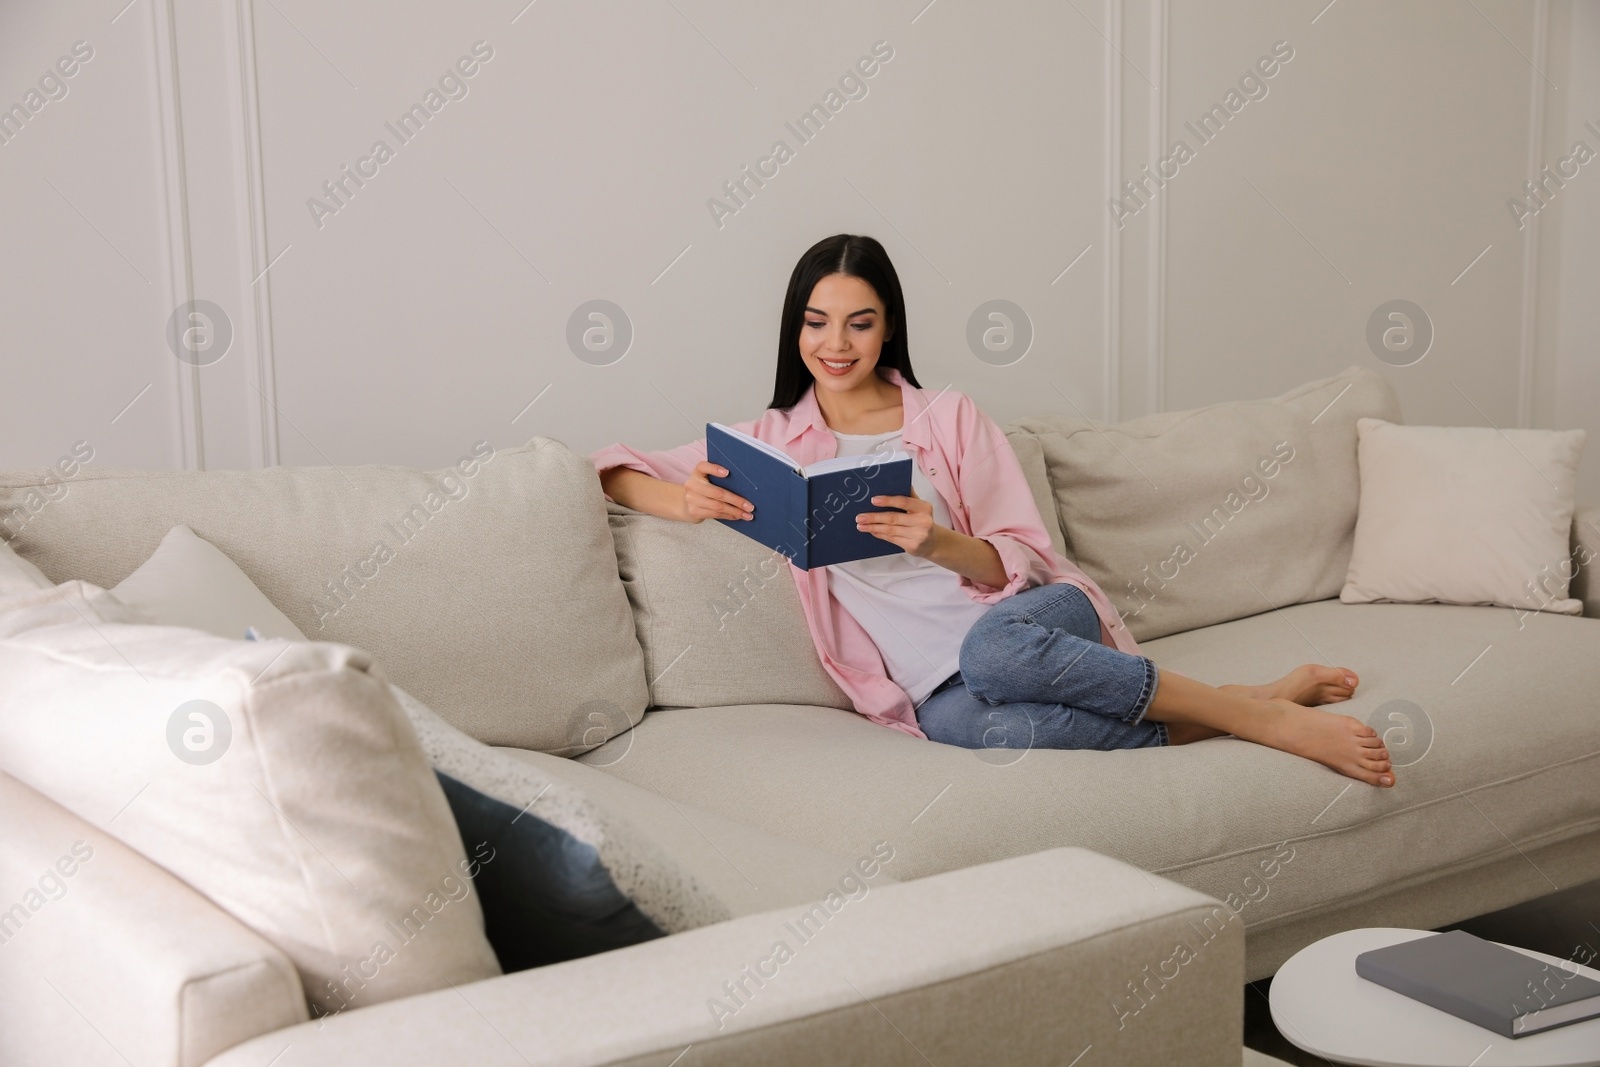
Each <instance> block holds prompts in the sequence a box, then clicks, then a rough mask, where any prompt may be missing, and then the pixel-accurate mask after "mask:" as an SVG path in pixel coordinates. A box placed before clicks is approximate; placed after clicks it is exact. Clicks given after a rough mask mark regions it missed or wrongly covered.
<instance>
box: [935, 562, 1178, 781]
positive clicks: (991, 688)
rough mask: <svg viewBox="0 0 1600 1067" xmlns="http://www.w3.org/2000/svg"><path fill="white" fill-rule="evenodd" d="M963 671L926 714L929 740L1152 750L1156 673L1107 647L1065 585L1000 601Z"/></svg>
mask: <svg viewBox="0 0 1600 1067" xmlns="http://www.w3.org/2000/svg"><path fill="white" fill-rule="evenodd" d="M960 663H961V669H960V670H958V671H957V672H956V673H955V674H952V675H951V676H950V677H949V678H947V679H945V680H944V681H943V682H941V683H940V685H939V688H937V689H935V690H934V691H933V693H932V694H931V695H930V696H929V697H928V698H927V699H926V700H924V701H923V702H922V704H921V705H920V706H919V707H918V708H917V723H918V725H920V726H921V727H922V732H923V733H925V734H927V735H928V738H929V740H932V741H940V742H943V743H944V744H947V745H959V746H960V747H962V748H1012V749H1029V748H1092V749H1113V748H1148V747H1151V746H1157V745H1165V744H1167V743H1168V739H1167V727H1166V724H1164V723H1159V722H1149V721H1146V719H1145V717H1144V714H1145V711H1146V710H1147V709H1148V708H1149V707H1150V701H1151V700H1152V699H1154V697H1155V693H1156V684H1157V681H1158V677H1157V674H1156V666H1155V664H1154V663H1152V662H1150V660H1149V659H1147V658H1146V657H1144V656H1133V655H1129V654H1128V653H1126V652H1122V651H1119V650H1118V649H1115V648H1108V647H1107V646H1105V645H1102V644H1101V643H1100V618H1099V616H1098V615H1096V614H1095V610H1094V605H1093V604H1092V603H1090V602H1089V597H1088V595H1087V594H1085V593H1084V592H1083V590H1081V589H1079V588H1078V587H1077V586H1074V585H1068V584H1066V583H1065V582H1060V583H1055V584H1051V585H1038V586H1034V587H1033V588H1031V589H1024V590H1023V591H1022V592H1020V593H1014V594H1012V595H1011V596H1009V597H1007V598H1006V599H1004V600H1002V601H999V602H998V603H996V604H995V605H993V606H992V607H990V608H989V610H988V611H987V612H986V613H985V614H984V615H983V617H982V618H980V619H979V620H978V621H977V622H976V623H974V624H973V626H972V629H971V630H969V631H968V632H967V636H966V639H965V640H964V641H963V642H962V643H961V660H960Z"/></svg>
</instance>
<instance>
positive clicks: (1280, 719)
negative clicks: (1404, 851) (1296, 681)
mask: <svg viewBox="0 0 1600 1067" xmlns="http://www.w3.org/2000/svg"><path fill="white" fill-rule="evenodd" d="M1264 704H1265V705H1266V706H1265V708H1264V709H1263V710H1264V711H1268V712H1270V713H1268V714H1263V715H1262V716H1261V717H1260V720H1259V723H1251V724H1250V727H1249V729H1248V731H1247V732H1248V735H1249V736H1246V732H1240V733H1239V734H1238V736H1240V737H1243V738H1244V739H1245V740H1246V741H1254V742H1256V743H1257V744H1262V745H1267V746H1269V747H1271V748H1276V749H1279V750H1281V751H1284V752H1292V753H1293V754H1294V755H1296V756H1303V757H1305V758H1306V759H1309V760H1315V761H1316V762H1318V763H1320V764H1322V765H1323V766H1324V767H1330V768H1332V769H1333V770H1336V771H1338V772H1339V773H1340V774H1343V775H1346V776H1347V777H1350V778H1354V779H1356V780H1358V781H1362V782H1366V783H1367V784H1368V785H1376V786H1385V787H1387V786H1392V785H1394V769H1393V767H1392V766H1391V765H1390V762H1389V750H1388V749H1387V748H1385V747H1384V744H1383V739H1382V738H1380V737H1379V736H1378V734H1377V731H1375V730H1374V729H1372V727H1370V726H1368V725H1366V724H1365V723H1363V722H1361V721H1360V720H1359V719H1353V718H1351V717H1350V716H1348V715H1335V714H1333V713H1331V712H1326V711H1318V710H1317V709H1315V708H1308V707H1304V706H1303V705H1300V704H1297V703H1295V702H1294V701H1292V700H1288V699H1284V698H1273V699H1270V700H1267V701H1264Z"/></svg>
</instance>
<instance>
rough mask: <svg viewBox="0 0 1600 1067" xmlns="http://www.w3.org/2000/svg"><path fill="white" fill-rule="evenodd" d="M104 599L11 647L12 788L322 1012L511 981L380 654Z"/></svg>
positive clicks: (6, 670) (3, 643)
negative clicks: (265, 953) (291, 975)
mask: <svg viewBox="0 0 1600 1067" xmlns="http://www.w3.org/2000/svg"><path fill="white" fill-rule="evenodd" d="M36 521H37V520H36ZM92 588H93V587H89V586H86V585H84V583H72V584H71V585H69V586H64V587H62V588H61V589H59V590H55V591H52V592H54V593H55V595H57V597H58V599H60V600H61V601H64V602H65V603H66V606H67V607H68V608H69V609H70V611H71V612H72V613H73V615H74V616H75V618H74V619H73V620H72V621H69V622H66V623H59V622H57V623H54V624H50V623H49V620H46V624H44V625H40V626H37V627H34V628H31V629H27V630H24V631H22V632H10V633H7V635H6V636H4V637H0V769H3V770H4V771H6V772H7V773H9V774H11V775H12V776H14V777H16V778H17V779H19V780H21V781H23V782H25V783H26V784H28V785H30V786H32V787H33V788H34V789H36V790H38V791H39V792H40V793H43V794H45V795H46V796H48V797H50V798H51V799H52V800H54V801H55V802H56V803H58V804H60V805H61V806H62V807H64V808H66V809H67V810H68V811H71V812H73V813H74V814H76V815H77V816H78V817H79V818H81V819H83V820H84V821H86V822H88V823H90V824H91V825H93V826H96V827H98V828H99V829H101V830H103V831H104V832H106V833H108V834H111V835H112V836H114V837H116V838H118V839H119V840H121V841H123V842H124V843H125V844H127V845H129V846H130V847H132V848H133V849H135V850H136V851H138V852H140V853H142V854H144V855H145V856H146V857H148V858H149V859H150V860H151V861H153V862H155V863H156V864H158V865H160V866H162V867H165V868H166V869H167V870H169V871H171V872H172V873H173V874H174V875H176V876H177V877H179V878H181V879H183V881H185V882H187V883H188V884H189V885H191V886H193V887H194V888H195V889H196V890H198V891H199V892H201V893H202V894H204V895H205V896H207V897H209V898H210V899H211V900H212V901H214V902H215V903H216V904H217V905H218V906H219V907H221V908H222V909H223V910H225V911H227V912H229V913H230V914H232V915H233V916H234V917H235V918H237V919H238V920H239V921H240V922H242V923H244V924H245V925H246V926H248V927H250V928H251V929H253V930H255V931H256V932H257V933H258V934H260V935H261V936H262V937H264V938H265V939H266V940H268V941H270V942H272V943H273V944H274V945H276V946H277V947H278V948H279V949H280V950H282V951H283V953H284V954H285V955H286V956H288V957H289V959H290V960H291V961H293V963H294V964H295V967H296V968H297V969H298V970H299V972H300V976H301V980H302V982H303V983H304V986H305V990H306V995H307V997H308V998H309V999H310V1001H311V1003H312V1004H313V1005H315V1006H316V1007H317V1008H318V1009H319V1010H320V1011H322V1012H332V1011H339V1010H342V1009H343V1008H345V1007H349V1006H361V1005H366V1004H373V1003H377V1002H378V1001H382V1000H387V999H391V998H395V997H403V996H408V995H410V994H413V993H418V992H423V991H426V990H432V989H439V988H444V987H447V986H448V985H449V984H451V983H462V982H470V981H475V980H477V979H479V978H486V977H491V976H493V975H495V974H498V973H499V970H500V969H499V967H498V965H497V964H496V962H495V957H494V953H493V951H492V950H491V949H490V947H489V943H488V941H487V940H486V939H485V937H484V933H483V916H482V913H481V912H480V910H479V907H478V900H477V898H476V897H475V896H473V895H471V892H470V888H471V887H470V883H469V882H468V881H467V879H466V874H467V873H468V871H467V868H468V864H467V860H466V858H465V854H464V851H463V847H462V841H461V837H460V835H459V834H458V832H457V830H456V826H455V822H454V820H453V819H452V818H451V815H450V809H449V806H448V805H447V804H446V802H445V798H444V794H443V792H442V791H441V790H440V788H439V785H438V782H437V781H436V780H435V779H434V777H433V773H432V771H431V769H430V768H429V766H428V763H427V760H426V759H425V758H424V757H423V753H422V750H421V747H420V746H419V745H418V743H417V739H416V735H415V734H414V733H413V732H412V730H411V728H410V726H409V724H408V723H407V722H406V718H405V715H404V713H403V712H402V711H401V709H400V707H399V705H398V703H396V701H395V698H394V696H393V695H392V693H391V692H390V689H389V685H388V683H387V681H386V680H385V679H384V678H383V676H382V675H381V673H379V671H378V670H377V668H376V666H375V665H374V663H373V661H372V658H371V657H370V656H369V655H368V654H367V653H365V652H361V651H358V650H356V649H352V648H348V647H343V646H339V645H332V644H323V643H305V642H288V641H265V642H256V641H239V640H225V639H222V638H218V637H214V636H212V635H210V634H205V633H201V632H200V631H197V630H191V629H182V628H178V627H167V626H151V625H135V624H129V623H125V622H118V621H113V619H114V616H113V615H110V614H109V613H101V612H100V611H99V610H98V609H99V606H100V605H101V604H105V603H109V605H111V606H112V607H115V608H117V609H120V610H122V611H127V610H129V609H126V608H123V607H121V605H119V604H118V603H117V602H116V601H114V600H111V599H110V598H109V597H104V596H102V597H100V598H94V597H92V596H90V595H87V591H89V590H92ZM24 596H25V597H28V596H31V595H27V594H25V595H24ZM4 607H5V605H0V610H3V608H4ZM4 618H5V617H4V616H3V615H0V622H3V621H4ZM5 629H8V628H7V627H0V632H3V631H4V630H5Z"/></svg>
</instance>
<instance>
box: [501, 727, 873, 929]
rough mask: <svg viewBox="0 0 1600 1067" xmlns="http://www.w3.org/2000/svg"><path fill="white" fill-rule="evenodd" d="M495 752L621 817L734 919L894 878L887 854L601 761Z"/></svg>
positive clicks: (613, 752) (613, 751)
mask: <svg viewBox="0 0 1600 1067" xmlns="http://www.w3.org/2000/svg"><path fill="white" fill-rule="evenodd" d="M499 751H501V752H504V753H505V754H506V755H508V756H510V757H512V758H513V759H517V760H521V761H523V762H525V763H527V764H529V765H531V766H532V767H534V768H536V769H537V771H538V773H539V774H540V775H542V776H544V777H546V778H548V779H550V780H553V781H556V782H561V783H565V784H566V785H568V786H570V787H572V788H573V789H577V790H580V791H581V792H582V793H583V795H584V796H586V797H587V798H588V799H589V800H590V801H591V802H592V803H594V804H595V805H597V806H599V807H601V808H602V809H604V810H605V811H606V812H607V813H608V815H609V816H610V817H612V818H613V819H626V820H627V822H628V824H629V825H630V826H631V827H632V828H633V830H634V831H636V832H637V833H638V834H639V835H641V836H642V837H644V838H645V839H646V840H648V841H650V842H651V844H652V845H654V846H655V847H656V848H658V849H660V850H661V851H663V852H665V853H666V854H667V855H668V856H671V857H672V858H673V859H674V860H675V861H677V863H678V865H679V866H681V867H682V868H683V869H684V870H686V871H690V872H692V873H693V874H694V878H695V880H696V881H697V882H699V883H700V884H701V885H703V886H705V887H706V888H707V889H708V890H710V891H711V892H712V893H714V894H716V896H717V898H718V899H719V900H721V901H722V902H723V903H724V904H725V905H726V906H727V908H728V910H729V911H730V912H731V913H732V914H733V915H734V916H735V917H737V916H740V915H753V914H756V913H757V912H763V911H770V910H772V909H773V908H780V907H787V906H788V905H791V904H805V903H809V902H811V901H816V900H822V899H824V898H825V897H826V896H827V895H828V894H829V893H830V892H836V891H837V892H843V893H844V894H845V895H847V896H852V895H856V894H858V893H860V892H865V891H866V888H870V886H876V885H883V884H887V883H890V882H894V881H895V880H896V879H895V878H894V877H892V875H893V873H894V871H895V870H896V869H897V865H896V864H895V862H894V857H893V855H890V856H889V857H888V859H884V858H883V855H882V854H878V855H874V854H871V853H864V854H862V855H857V856H846V855H844V854H842V853H833V852H827V851H824V850H822V849H819V848H813V847H812V846H810V845H803V844H800V843H799V842H797V841H795V840H793V839H792V838H785V837H778V836H776V835H774V834H770V833H767V832H766V831H765V830H760V829H757V828H756V827H754V826H750V825H749V824H747V823H743V822H738V821H735V820H734V819H731V818H728V817H727V816H724V815H716V814H713V813H712V812H709V811H705V810H703V809H701V808H697V807H694V806H693V805H691V804H684V803H680V802H679V801H677V800H673V799H671V798H670V797H667V796H663V795H661V794H660V793H655V792H652V791H651V790H649V789H644V788H641V787H640V786H637V785H634V784H633V783H632V782H628V781H625V780H623V779H622V778H620V777H618V776H617V775H615V774H608V773H606V768H605V767H602V766H586V765H585V764H583V763H581V762H579V761H578V760H564V759H557V758H556V757H554V756H547V755H545V754H544V753H542V752H529V751H526V750H524V749H514V748H505V749H500V750H499ZM627 751H628V749H627V743H626V738H623V739H620V740H619V744H618V745H617V746H616V747H614V748H609V749H607V759H626V758H627ZM857 882H861V883H865V887H858V886H857V885H856V884H855V883H857Z"/></svg>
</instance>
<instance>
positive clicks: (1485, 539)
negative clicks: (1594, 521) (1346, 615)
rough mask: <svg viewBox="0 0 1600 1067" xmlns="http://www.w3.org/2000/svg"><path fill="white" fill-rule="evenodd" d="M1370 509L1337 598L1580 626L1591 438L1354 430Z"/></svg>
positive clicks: (1361, 517) (1378, 427)
mask: <svg viewBox="0 0 1600 1067" xmlns="http://www.w3.org/2000/svg"><path fill="white" fill-rule="evenodd" d="M1356 432H1357V435H1358V442H1357V453H1358V462H1359V464H1360V469H1361V504H1360V509H1359V511H1358V513H1357V518H1356V534H1355V547H1354V550H1353V551H1352V553H1351V556H1350V570H1349V573H1348V574H1347V575H1346V577H1345V585H1344V589H1343V590H1342V591H1341V592H1340V594H1339V599H1340V600H1342V601H1344V602H1345V603H1347V604H1364V603H1370V602H1372V601H1376V600H1389V601H1400V602H1404V603H1435V602H1436V603H1444V604H1498V605H1502V606H1504V607H1511V608H1522V609H1525V610H1528V611H1550V612H1557V613H1559V614H1563V615H1577V614H1581V613H1582V611H1583V603H1582V601H1579V600H1574V599H1571V598H1570V597H1568V595H1567V584H1568V581H1569V580H1570V579H1571V577H1572V576H1573V574H1574V573H1575V572H1576V561H1574V560H1573V559H1572V557H1571V546H1570V538H1571V530H1572V510H1573V506H1574V500H1575V497H1576V493H1577V472H1578V457H1579V455H1580V454H1581V453H1582V451H1583V442H1584V436H1585V435H1584V431H1582V430H1495V429H1491V428H1486V427H1476V426H1398V425H1395V424H1394V423H1389V422H1385V421H1383V420H1382V419H1360V420H1358V421H1357V423H1356Z"/></svg>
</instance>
